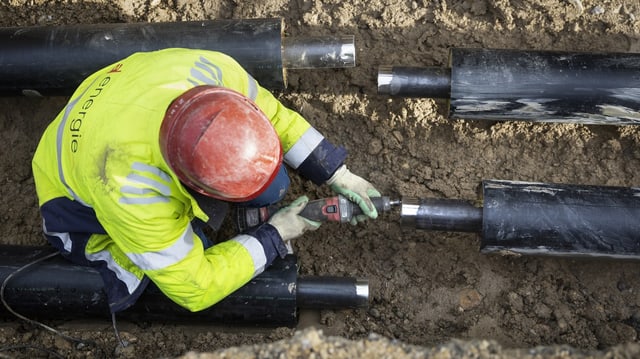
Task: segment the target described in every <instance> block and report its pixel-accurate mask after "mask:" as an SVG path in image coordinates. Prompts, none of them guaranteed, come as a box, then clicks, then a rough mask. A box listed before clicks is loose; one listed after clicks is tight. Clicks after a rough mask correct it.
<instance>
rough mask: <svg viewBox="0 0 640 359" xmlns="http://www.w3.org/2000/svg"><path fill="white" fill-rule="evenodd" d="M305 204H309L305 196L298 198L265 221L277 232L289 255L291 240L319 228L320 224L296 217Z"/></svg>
mask: <svg viewBox="0 0 640 359" xmlns="http://www.w3.org/2000/svg"><path fill="white" fill-rule="evenodd" d="M307 202H309V198H307V196H301V197H298V198H297V199H296V200H295V201H293V202H291V204H290V205H288V206H287V207H284V208H282V209H280V210H278V212H276V213H275V214H274V215H273V216H271V218H269V220H268V221H267V222H268V223H269V224H270V225H272V226H274V227H275V228H276V230H278V233H279V234H280V237H282V241H283V242H284V243H285V245H286V246H287V248H288V249H289V252H290V253H291V240H292V239H294V238H298V237H300V236H301V235H302V234H303V233H304V232H306V231H315V230H316V229H318V228H319V227H320V224H321V223H320V222H316V221H312V220H309V219H306V218H304V217H302V216H299V215H298V213H300V211H302V210H303V209H304V207H305V206H306V205H307Z"/></svg>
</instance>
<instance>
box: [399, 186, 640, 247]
mask: <svg viewBox="0 0 640 359" xmlns="http://www.w3.org/2000/svg"><path fill="white" fill-rule="evenodd" d="M482 202H483V207H482V208H479V207H476V206H474V205H473V204H471V203H469V202H466V201H462V200H457V199H417V198H403V199H402V207H401V213H400V216H401V219H402V223H403V225H404V226H406V227H411V228H415V229H424V230H441V231H460V232H475V233H479V234H480V237H481V239H480V241H481V242H480V250H481V252H483V253H491V252H512V253H519V254H538V255H556V256H576V257H579V256H593V257H610V258H631V259H640V188H626V187H607V186H582V185H564V184H548V183H537V182H514V181H495V180H487V181H483V201H482Z"/></svg>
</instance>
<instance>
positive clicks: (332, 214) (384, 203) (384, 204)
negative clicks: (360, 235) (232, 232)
mask: <svg viewBox="0 0 640 359" xmlns="http://www.w3.org/2000/svg"><path fill="white" fill-rule="evenodd" d="M371 201H372V202H373V205H374V206H375V207H376V209H377V210H378V213H383V212H388V211H390V210H391V207H392V206H398V205H400V200H391V199H390V198H389V197H384V196H383V197H371ZM280 208H282V207H281V206H280V205H277V204H275V205H271V206H266V207H260V208H251V207H240V208H237V209H236V212H235V215H236V220H235V223H236V226H237V227H238V228H237V230H238V231H239V232H242V231H244V230H246V229H248V228H252V227H255V226H257V225H259V224H261V223H264V222H266V221H267V220H268V219H269V218H270V217H271V216H272V215H273V214H274V213H276V212H277V211H278V210H279V209H280ZM360 214H362V210H361V209H360V207H359V206H358V205H356V204H355V203H353V202H351V201H349V200H348V199H347V198H346V197H344V196H342V195H337V196H335V197H329V198H322V199H317V200H313V201H309V202H308V203H307V205H306V206H305V207H304V208H303V209H302V211H300V213H299V215H300V216H302V217H305V218H307V219H310V220H312V221H316V222H327V221H329V222H340V223H345V222H350V221H351V219H352V218H353V217H355V216H357V215H360Z"/></svg>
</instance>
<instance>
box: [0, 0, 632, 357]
mask: <svg viewBox="0 0 640 359" xmlns="http://www.w3.org/2000/svg"><path fill="white" fill-rule="evenodd" d="M639 16H640V4H638V2H637V1H624V0H583V1H580V0H573V1H564V0H531V1H522V0H515V1H507V0H496V1H487V0H477V1H471V0H440V1H425V0H415V1H411V0H369V1H363V0H354V1H339V0H327V1H309V0H260V1H251V2H249V1H247V2H242V1H235V0H219V1H213V0H172V1H169V0H133V1H131V0H127V1H125V0H115V1H107V0H96V1H75V0H68V1H59V0H55V1H54V0H29V1H19V0H4V1H2V2H0V26H30V25H59V24H78V23H81V24H90V23H110V22H161V21H186V20H203V19H227V18H234V19H241V18H270V17H281V18H283V19H284V22H285V24H286V33H285V36H308V35H355V41H356V49H357V66H356V67H354V68H346V69H315V70H291V71H289V72H288V80H289V86H288V88H287V89H286V90H285V91H281V92H277V93H276V95H277V97H278V98H279V99H281V101H282V102H283V103H285V104H286V105H288V106H290V107H291V108H294V109H296V110H298V111H299V112H301V113H302V114H303V115H304V116H305V117H306V118H307V119H308V120H309V121H310V122H311V123H312V124H313V125H314V126H315V127H316V128H318V129H319V130H320V131H322V132H323V133H324V134H325V135H326V137H328V138H329V139H330V140H332V141H333V142H334V143H339V144H343V145H344V146H346V147H347V148H348V150H349V152H350V156H349V158H348V162H347V163H348V165H349V167H350V168H351V169H352V170H353V171H354V172H356V173H359V174H361V175H363V176H364V177H367V178H369V179H370V180H371V181H372V182H373V183H374V184H375V185H376V186H377V188H378V189H379V190H380V191H381V192H383V193H384V194H388V195H392V196H415V197H444V198H460V199H466V200H469V201H477V200H478V199H479V197H478V187H479V185H480V183H481V181H482V180H484V179H503V180H525V181H541V182H550V183H568V184H588V185H616V186H637V185H638V184H639V183H640V171H638V169H640V132H639V130H638V128H637V127H635V126H620V127H616V126H604V125H600V126H597V125H588V126H587V125H572V124H543V123H525V122H489V121H464V120H450V119H447V118H446V117H445V111H444V109H445V103H444V102H443V101H439V100H437V101H434V100H431V99H406V98H389V97H386V96H382V95H379V94H378V93H377V83H376V77H377V70H378V66H380V65H407V66H443V65H446V64H447V61H448V59H447V56H448V49H449V48H451V47H483V48H509V49H523V50H527V49H551V50H567V51H594V52H595V51H606V52H635V51H638V50H639V49H640V35H639V32H638V30H639V26H640V22H639V21H638V20H637V17H639ZM0 56H1V54H0ZM66 100H67V99H66V98H62V97H47V98H2V99H0V108H2V111H1V112H0V143H1V144H2V145H1V146H2V150H1V151H0V218H1V221H0V229H1V233H2V239H1V241H2V243H6V244H23V245H41V244H45V241H44V240H43V238H42V234H41V227H40V226H41V220H40V217H39V214H38V208H37V201H36V195H35V190H34V184H33V179H32V175H31V169H30V160H31V157H32V155H33V152H34V150H35V147H36V145H37V142H38V138H39V136H40V134H41V133H42V131H43V129H44V128H45V126H46V125H47V124H48V122H49V121H50V120H52V119H53V118H54V117H55V115H56V114H57V112H58V111H59V110H60V109H61V108H62V106H63V105H64V104H65V102H66ZM291 192H292V193H291V197H292V198H293V196H295V195H297V194H300V193H303V192H304V193H307V194H308V195H309V196H310V197H312V198H320V197H326V196H328V195H330V194H331V192H330V190H329V189H327V188H324V187H322V188H317V187H315V186H314V185H312V184H311V183H310V182H307V181H303V180H301V179H300V178H299V177H297V176H296V175H293V186H292V191H291ZM295 247H296V252H297V254H298V256H299V263H300V273H301V274H302V275H337V276H352V277H362V278H367V279H369V281H370V287H371V288H370V290H371V302H370V307H369V308H368V309H360V310H338V311H330V310H324V311H320V312H318V313H315V312H314V313H311V315H310V316H311V317H310V318H306V319H305V320H304V325H302V324H301V326H300V328H299V329H302V327H303V326H307V327H308V326H310V327H313V328H314V329H308V330H307V331H304V332H297V333H296V328H277V329H274V330H266V329H265V330H255V329H247V330H242V329H238V328H234V329H231V328H225V327H218V326H206V325H201V324H200V325H184V324H179V325H176V324H171V323H149V324H147V325H141V324H139V323H128V322H126V321H121V322H119V323H118V327H119V330H120V334H121V336H122V337H123V339H124V340H125V341H126V342H127V346H126V347H119V346H118V342H117V340H116V338H115V335H114V331H113V330H112V328H111V322H108V321H96V322H93V321H90V322H86V321H80V320H75V319H74V318H73V317H71V316H70V317H69V318H68V321H59V322H53V323H47V324H50V325H52V326H54V327H55V328H56V329H58V330H61V331H62V332H64V333H66V334H69V335H73V336H78V337H81V338H83V339H86V340H92V341H95V342H96V343H97V346H91V345H75V344H71V343H69V342H68V341H66V340H64V339H62V338H60V337H59V336H57V335H54V334H52V333H50V332H48V331H44V330H42V329H40V328H37V327H34V326H33V325H31V324H28V323H25V322H23V321H20V320H18V319H10V320H5V321H3V322H2V323H0V350H2V351H0V355H7V356H9V357H34V356H35V357H54V355H55V353H57V354H59V355H60V356H62V357H72V358H73V357H76V358H84V357H97V356H101V355H104V356H107V357H112V356H116V357H122V358H139V357H144V358H148V357H176V356H183V355H185V357H189V358H192V357H228V358H231V357H234V358H237V357H246V358H252V357H308V356H313V357H365V356H366V357H400V358H404V357H406V358H410V357H478V358H485V357H494V358H498V357H522V358H529V357H532V358H533V357H577V356H582V355H585V356H592V357H598V356H608V357H634V356H636V355H638V354H639V353H640V349H639V348H638V345H637V342H638V330H639V329H640V276H639V275H640V266H639V265H638V263H637V262H631V261H615V260H589V259H581V260H576V259H570V258H549V257H531V256H520V257H518V256H501V255H486V254H481V253H480V252H479V239H478V237H477V236H476V235H473V234H456V233H447V232H426V231H417V230H414V229H411V228H402V227H401V226H400V221H399V215H398V213H389V214H386V215H384V216H382V217H381V218H379V219H378V220H376V221H371V222H369V223H367V224H366V225H359V226H355V227H352V226H350V225H338V224H332V223H329V224H326V225H324V226H323V227H321V228H320V229H319V230H318V231H316V232H314V233H311V234H309V235H305V236H304V237H303V238H300V239H298V240H297V241H296V242H295ZM13 346H33V347H34V348H31V349H28V348H18V349H11V348H12V347H13ZM37 348H40V349H37ZM44 348H46V349H48V350H50V352H48V353H47V352H44V351H43V350H42V349H44ZM225 349H226V350H225ZM214 351H217V352H216V353H215V354H212V355H210V356H206V355H204V354H203V355H201V356H198V354H197V353H203V352H214ZM187 353H189V354H188V355H187Z"/></svg>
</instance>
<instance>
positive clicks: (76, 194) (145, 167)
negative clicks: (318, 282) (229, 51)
mask: <svg viewBox="0 0 640 359" xmlns="http://www.w3.org/2000/svg"><path fill="white" fill-rule="evenodd" d="M346 155H347V154H346V150H345V149H344V148H343V147H338V146H335V145H333V144H332V143H331V142H330V141H328V140H327V139H326V138H325V137H324V136H323V135H322V134H321V133H320V132H318V131H317V130H316V129H314V128H313V127H312V126H311V125H310V124H309V123H308V122H307V121H306V120H305V119H304V118H303V117H302V116H301V115H300V114H298V113H297V112H295V111H293V110H290V109H288V108H287V107H285V106H283V104H282V103H280V102H279V101H278V100H277V99H276V98H275V97H274V96H273V95H272V94H271V93H270V92H269V91H267V90H266V89H264V88H262V87H261V86H259V84H258V83H257V82H256V81H255V80H254V79H253V78H252V77H251V76H250V75H249V74H248V73H247V72H246V71H245V70H244V69H243V68H242V67H241V66H240V65H239V64H238V63H237V62H236V61H235V60H234V59H232V58H231V57H229V56H227V55H225V54H222V53H219V52H213V51H205V50H192V49H177V48H176V49H164V50H159V51H152V52H140V53H135V54H132V55H131V56H129V57H127V58H125V59H123V60H121V61H118V62H117V63H114V64H112V65H109V66H106V67H105V68H103V69H101V70H98V71H97V72H95V73H94V74H92V75H90V76H89V77H88V78H86V79H85V80H84V81H83V82H82V83H81V84H80V86H79V87H78V88H77V90H76V91H75V93H74V94H73V95H72V96H71V98H70V100H69V102H68V103H67V104H66V106H65V107H64V109H62V111H61V112H60V113H59V114H58V116H57V117H56V118H55V120H54V121H53V122H52V123H51V124H50V125H49V126H48V127H47V129H46V130H45V133H44V135H43V136H42V138H41V140H40V143H39V145H38V147H37V149H36V152H35V155H34V158H33V163H32V166H33V175H34V179H35V185H36V190H37V194H38V199H39V206H40V212H41V214H42V217H43V229H44V234H45V236H46V238H47V239H48V241H49V242H50V243H51V244H52V245H53V246H54V247H55V248H57V249H58V250H59V251H60V252H61V253H62V255H63V256H64V257H65V258H68V259H70V260H71V261H73V262H74V263H76V264H80V265H86V266H91V267H94V268H95V269H97V271H98V272H99V273H100V274H101V276H102V279H103V281H104V285H105V291H106V294H107V297H108V300H109V306H110V309H111V312H112V313H117V312H119V311H122V310H124V309H126V308H128V307H129V306H131V305H132V304H134V303H135V301H136V299H137V298H138V297H139V296H140V294H141V293H142V292H143V291H144V288H145V287H146V286H147V285H148V284H149V281H153V283H155V285H157V287H158V288H159V289H160V290H161V291H162V292H163V293H164V294H165V295H166V296H167V297H169V298H170V299H172V300H173V301H174V302H176V303H177V304H179V305H181V306H183V307H185V308H187V309H189V310H191V311H198V310H202V309H205V308H207V307H209V306H211V305H213V304H215V303H217V302H218V301H220V300H222V299H223V298H224V297H226V296H227V295H229V294H230V293H232V292H234V291H235V290H236V289H238V288H240V287H241V286H243V285H244V284H246V283H247V282H248V281H250V280H251V279H252V278H253V277H255V276H256V275H258V274H260V273H262V272H263V271H264V270H265V268H267V267H268V266H269V265H270V264H271V263H272V262H273V260H274V259H276V258H277V257H279V256H280V257H282V256H284V255H286V254H287V253H288V252H289V250H288V249H287V246H289V247H290V244H291V241H292V240H293V239H294V238H297V237H299V236H300V235H302V234H303V233H304V232H306V231H308V230H314V229H316V228H318V226H319V225H320V224H319V223H318V222H313V221H309V220H307V219H305V218H303V217H302V216H299V215H298V213H299V212H300V211H301V210H302V209H303V208H304V206H305V204H306V203H307V201H308V199H307V197H306V196H302V197H300V198H298V199H297V200H295V201H293V203H292V204H290V205H289V206H286V207H284V208H283V209H281V210H280V211H278V212H277V213H275V214H274V215H273V216H272V217H271V218H270V219H269V221H268V222H267V223H264V224H261V225H259V226H257V227H254V228H250V229H248V230H246V231H245V232H243V233H238V234H237V235H235V236H234V237H233V238H230V239H228V240H225V241H221V242H219V243H213V242H212V241H211V239H208V238H205V236H204V233H203V231H202V230H198V229H199V228H201V226H202V225H203V224H205V223H206V224H209V225H211V226H212V227H213V228H214V229H218V228H219V226H220V223H221V222H222V218H224V216H225V214H226V213H228V211H229V209H230V208H233V206H257V207H261V206H264V205H269V204H273V203H277V202H278V201H281V200H282V199H283V198H284V197H285V194H286V192H287V189H288V187H289V177H288V173H287V169H286V167H285V165H286V166H287V167H289V168H290V169H294V170H296V171H297V172H298V173H299V174H300V175H301V176H303V177H304V178H307V179H309V180H310V181H312V182H314V183H315V184H317V185H323V184H327V185H329V186H330V188H332V189H333V190H334V191H335V192H337V193H339V194H343V195H344V196H346V197H347V198H349V199H350V200H352V201H354V202H355V203H357V204H358V205H359V206H360V208H362V211H363V213H364V218H362V217H359V218H358V220H362V219H365V218H376V217H377V212H376V209H375V207H374V206H373V204H372V203H371V197H376V196H380V193H379V192H378V191H377V190H376V189H375V188H374V186H373V185H372V184H371V183H370V182H368V181H367V180H365V179H363V178H362V177H360V176H358V175H355V174H353V173H352V172H351V171H350V170H349V169H348V168H347V167H346V165H345V164H344V161H345V158H346ZM230 204H231V206H230Z"/></svg>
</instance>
